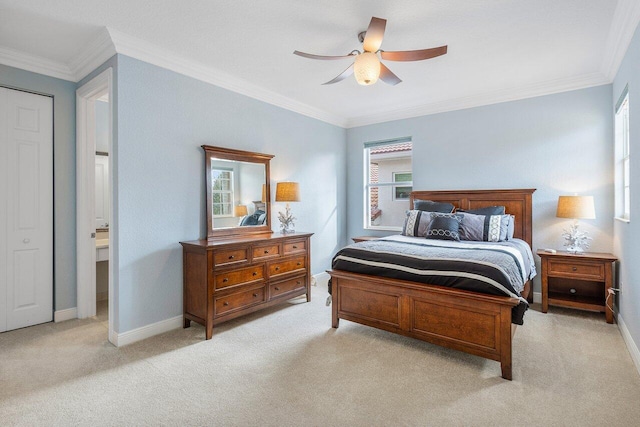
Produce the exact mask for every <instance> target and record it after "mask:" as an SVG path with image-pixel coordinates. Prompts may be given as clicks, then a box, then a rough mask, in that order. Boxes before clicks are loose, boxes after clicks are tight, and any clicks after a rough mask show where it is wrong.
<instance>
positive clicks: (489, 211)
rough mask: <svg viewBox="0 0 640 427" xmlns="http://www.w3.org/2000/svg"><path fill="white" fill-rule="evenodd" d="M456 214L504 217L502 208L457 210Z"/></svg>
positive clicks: (489, 207)
mask: <svg viewBox="0 0 640 427" xmlns="http://www.w3.org/2000/svg"><path fill="white" fill-rule="evenodd" d="M456 212H461V213H462V212H466V213H471V214H476V215H504V206H487V207H485V208H478V209H469V210H465V209H457V210H456Z"/></svg>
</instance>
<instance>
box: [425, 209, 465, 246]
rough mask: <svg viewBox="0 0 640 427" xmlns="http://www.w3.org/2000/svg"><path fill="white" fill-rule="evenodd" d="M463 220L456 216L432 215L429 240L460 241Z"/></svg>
mask: <svg viewBox="0 0 640 427" xmlns="http://www.w3.org/2000/svg"><path fill="white" fill-rule="evenodd" d="M460 221H461V218H460V217H459V216H457V215H454V214H443V213H436V212H432V213H431V222H430V223H429V227H427V233H426V235H425V237H426V238H427V239H439V240H456V241H459V240H460V234H459V231H458V230H459V228H460Z"/></svg>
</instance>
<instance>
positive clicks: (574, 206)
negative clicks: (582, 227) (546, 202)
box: [556, 196, 596, 219]
mask: <svg viewBox="0 0 640 427" xmlns="http://www.w3.org/2000/svg"><path fill="white" fill-rule="evenodd" d="M556 216H557V217H558V218H572V219H595V218H596V210H595V207H594V204H593V196H560V197H558V210H557V211H556Z"/></svg>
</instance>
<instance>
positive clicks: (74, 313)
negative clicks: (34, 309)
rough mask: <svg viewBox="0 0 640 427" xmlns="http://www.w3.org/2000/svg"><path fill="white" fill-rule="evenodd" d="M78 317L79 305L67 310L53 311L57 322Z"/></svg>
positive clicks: (54, 319)
mask: <svg viewBox="0 0 640 427" xmlns="http://www.w3.org/2000/svg"><path fill="white" fill-rule="evenodd" d="M77 318H78V307H73V308H67V309H66V310H57V311H54V312H53V321H54V322H56V323H58V322H64V321H65V320H71V319H77Z"/></svg>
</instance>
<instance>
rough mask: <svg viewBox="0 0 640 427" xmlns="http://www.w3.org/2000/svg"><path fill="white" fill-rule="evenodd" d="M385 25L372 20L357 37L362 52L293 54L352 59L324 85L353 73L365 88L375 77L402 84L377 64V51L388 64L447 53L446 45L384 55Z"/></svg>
mask: <svg viewBox="0 0 640 427" xmlns="http://www.w3.org/2000/svg"><path fill="white" fill-rule="evenodd" d="M386 25H387V20H386V19H381V18H376V17H373V18H371V22H370V23H369V28H367V31H362V32H361V33H360V34H358V39H359V40H360V42H361V43H362V49H363V51H362V52H360V51H359V50H353V51H351V52H350V53H349V54H348V55H339V56H324V55H314V54H311V53H305V52H300V51H298V50H296V51H294V52H293V53H294V55H298V56H302V57H304V58H311V59H323V60H334V59H344V58H351V57H355V60H354V61H353V63H352V64H351V65H349V67H348V68H347V69H346V70H344V71H343V72H342V73H341V74H340V75H338V76H337V77H335V78H334V79H332V80H329V81H328V82H326V83H323V84H325V85H329V84H333V83H338V82H339V81H342V80H344V79H346V78H347V77H349V76H350V75H352V74H355V77H356V80H357V81H358V83H359V84H361V85H365V86H367V85H372V84H374V83H375V82H377V81H378V78H380V79H381V80H382V81H383V82H385V83H387V84H390V85H392V86H395V85H397V84H398V83H400V82H402V80H400V78H399V77H398V76H396V75H395V74H393V73H392V72H391V70H389V69H388V68H387V67H386V66H385V65H384V64H383V63H381V62H380V59H378V52H380V56H381V57H382V59H386V60H387V61H421V60H423V59H430V58H435V57H436V56H440V55H444V54H446V53H447V46H446V45H445V46H440V47H434V48H431V49H420V50H403V51H396V52H385V51H384V50H381V49H380V45H382V38H383V37H384V29H385V27H386Z"/></svg>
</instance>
